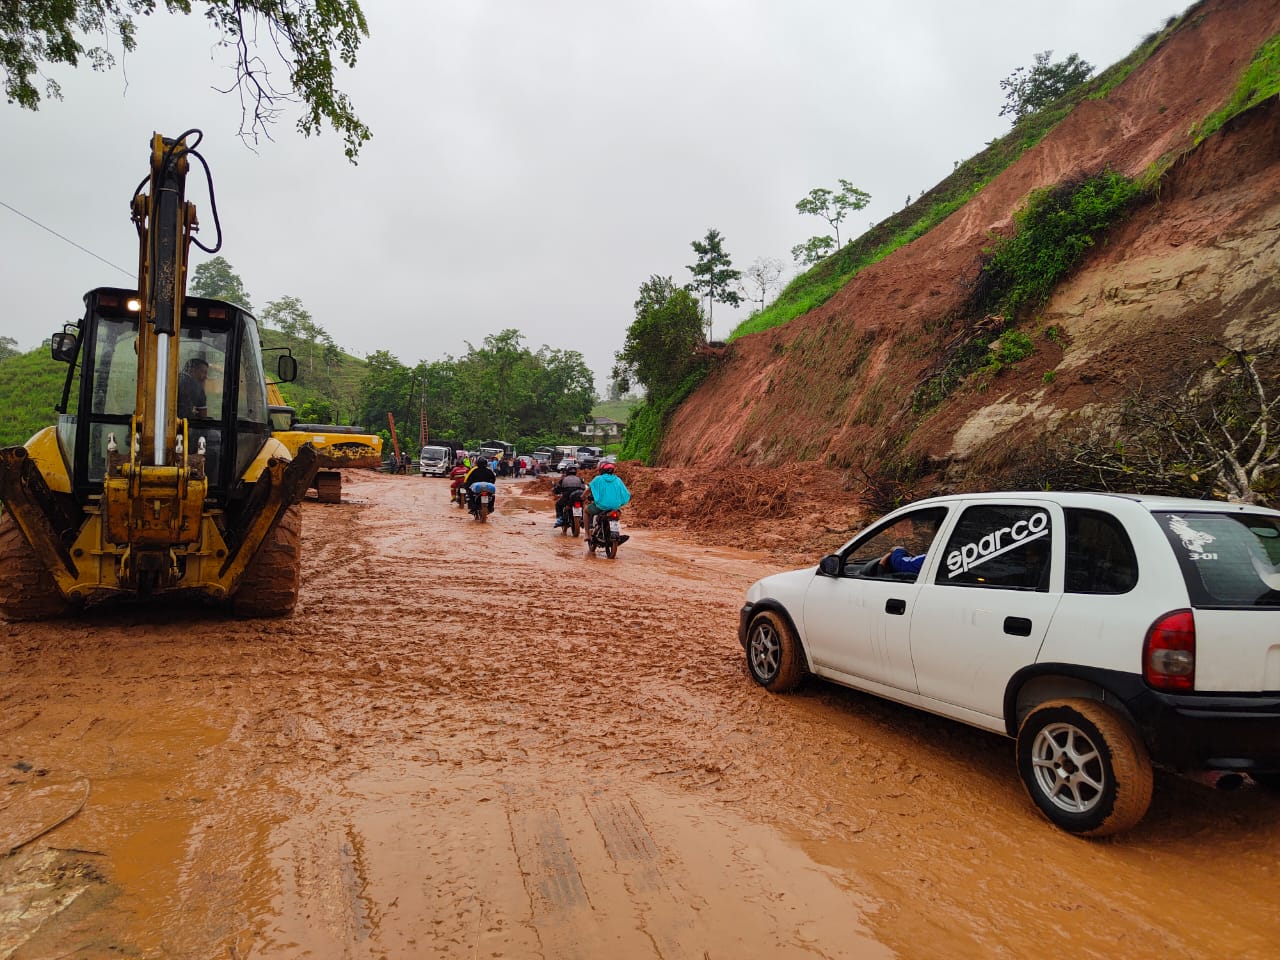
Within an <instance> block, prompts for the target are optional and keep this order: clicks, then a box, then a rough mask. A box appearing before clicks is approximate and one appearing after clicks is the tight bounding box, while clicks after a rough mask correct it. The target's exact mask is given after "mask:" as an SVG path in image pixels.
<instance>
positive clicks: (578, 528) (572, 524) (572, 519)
mask: <svg viewBox="0 0 1280 960" xmlns="http://www.w3.org/2000/svg"><path fill="white" fill-rule="evenodd" d="M561 529H564V528H563V527H562V528H561ZM569 530H570V531H571V532H572V533H573V535H574V536H575V537H576V536H577V535H578V534H579V533H581V532H582V525H581V524H580V523H579V522H578V518H577V516H575V515H574V512H573V508H572V507H570V508H569Z"/></svg>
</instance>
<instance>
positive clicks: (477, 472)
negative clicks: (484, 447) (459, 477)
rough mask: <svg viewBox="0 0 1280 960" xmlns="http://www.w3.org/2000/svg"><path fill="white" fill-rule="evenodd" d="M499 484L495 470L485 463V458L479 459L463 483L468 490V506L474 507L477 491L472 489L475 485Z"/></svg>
mask: <svg viewBox="0 0 1280 960" xmlns="http://www.w3.org/2000/svg"><path fill="white" fill-rule="evenodd" d="M497 482H498V478H497V476H496V475H495V474H494V472H493V470H492V469H490V467H489V464H487V463H485V461H484V458H483V457H481V458H480V459H478V460H477V461H476V465H475V466H474V467H472V468H471V469H470V470H469V471H468V472H467V475H466V477H465V478H464V479H463V481H462V485H463V486H464V487H466V488H467V506H468V507H471V506H473V505H474V499H475V490H474V489H472V488H473V487H474V486H475V484H477V483H492V484H496V483H497Z"/></svg>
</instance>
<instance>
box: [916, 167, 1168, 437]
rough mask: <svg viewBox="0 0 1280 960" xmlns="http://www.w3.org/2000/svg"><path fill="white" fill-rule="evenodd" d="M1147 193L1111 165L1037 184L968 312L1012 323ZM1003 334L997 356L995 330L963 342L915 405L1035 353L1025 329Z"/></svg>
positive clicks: (993, 252)
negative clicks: (971, 377)
mask: <svg viewBox="0 0 1280 960" xmlns="http://www.w3.org/2000/svg"><path fill="white" fill-rule="evenodd" d="M1145 195H1146V194H1145V192H1144V190H1143V189H1142V187H1140V186H1139V184H1138V183H1136V182H1135V181H1133V180H1130V179H1129V178H1128V177H1125V176H1124V175H1122V174H1119V173H1115V172H1112V171H1107V172H1105V173H1101V174H1098V175H1097V176H1093V177H1081V178H1078V179H1076V180H1073V181H1069V182H1067V183H1061V184H1056V185H1054V186H1052V187H1045V188H1043V189H1040V190H1033V191H1032V192H1031V194H1030V195H1029V196H1028V197H1027V201H1026V203H1025V204H1024V205H1023V206H1022V207H1020V208H1019V209H1018V210H1017V212H1015V213H1014V215H1013V226H1014V230H1013V233H1012V234H1011V235H1010V236H1007V237H1000V238H997V239H996V241H995V243H994V245H993V246H992V247H990V248H988V249H987V250H986V251H985V252H986V261H985V262H984V263H983V265H982V268H981V270H980V271H979V273H978V280H977V283H976V284H975V285H974V288H973V292H972V293H971V294H970V295H969V299H968V301H967V303H966V304H965V306H964V308H963V310H962V312H963V314H964V315H965V316H966V317H968V318H970V319H971V320H972V319H977V318H980V317H982V316H984V315H991V314H998V315H1000V316H1001V317H1002V318H1003V322H1002V324H1001V325H1002V326H1010V325H1012V324H1013V323H1014V322H1016V320H1017V318H1018V315H1019V313H1020V312H1023V311H1025V310H1026V309H1027V308H1030V307H1035V306H1038V305H1039V304H1041V303H1043V302H1044V301H1045V300H1046V299H1048V297H1049V294H1050V293H1052V292H1053V288H1054V287H1055V286H1057V284H1058V283H1059V282H1060V281H1061V280H1062V279H1063V278H1064V277H1066V275H1067V274H1068V273H1070V271H1071V270H1072V268H1073V267H1074V266H1075V265H1076V263H1077V262H1078V261H1079V259H1080V257H1081V256H1083V254H1084V252H1085V251H1086V250H1087V249H1089V247H1091V246H1093V244H1094V243H1095V242H1096V239H1097V238H1098V237H1100V236H1101V235H1102V234H1103V233H1104V232H1105V231H1106V230H1107V229H1108V228H1109V227H1111V226H1112V225H1113V224H1114V223H1116V222H1117V221H1119V220H1120V219H1122V218H1123V217H1125V216H1126V215H1127V214H1128V212H1129V210H1130V209H1131V208H1132V206H1133V205H1134V204H1135V203H1137V202H1139V201H1140V200H1141V199H1142V198H1143V197H1144V196H1145ZM1000 340H1001V344H1000V347H1001V349H1000V350H998V351H997V352H996V354H995V355H992V354H991V353H990V351H989V350H988V347H989V345H990V343H991V335H983V334H979V335H977V336H974V337H972V338H971V339H969V340H968V341H967V342H965V343H964V344H963V345H962V346H961V347H960V348H959V349H958V350H957V351H956V353H955V354H954V355H953V356H952V357H951V358H950V359H949V361H948V362H947V364H946V366H945V367H944V368H943V369H942V371H941V372H940V373H939V374H938V375H937V376H934V377H931V378H930V379H929V380H927V381H926V382H925V383H924V384H923V385H922V386H921V387H920V388H919V389H918V390H917V391H916V393H915V395H914V396H913V397H912V399H911V409H912V411H913V412H914V413H917V414H919V413H923V412H925V411H926V410H929V409H932V408H933V407H934V406H936V405H937V404H938V403H940V402H941V401H942V400H943V399H945V398H946V397H947V396H948V395H949V394H950V393H951V391H952V390H954V389H955V388H956V387H957V386H958V385H959V383H960V382H961V381H962V380H963V379H964V378H965V377H966V376H968V375H969V374H970V373H973V372H974V371H976V370H979V369H986V370H988V371H990V372H991V373H993V374H994V373H998V372H999V371H1000V369H1001V368H1002V367H1004V366H1008V365H1010V364H1013V363H1016V362H1018V361H1019V360H1021V359H1023V358H1025V357H1027V356H1029V355H1030V354H1031V352H1032V351H1031V341H1030V339H1029V338H1028V337H1027V336H1026V334H1023V333H1019V332H1018V331H1015V330H1010V331H1007V332H1006V333H1005V334H1004V335H1003V336H1002V337H1001V338H1000Z"/></svg>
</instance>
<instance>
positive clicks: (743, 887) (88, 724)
mask: <svg viewBox="0 0 1280 960" xmlns="http://www.w3.org/2000/svg"><path fill="white" fill-rule="evenodd" d="M346 488H347V496H348V497H349V498H350V502H343V503H342V504H335V505H320V504H315V503H312V502H310V501H308V502H307V503H305V504H304V505H303V506H304V510H303V513H304V518H303V564H304V580H303V585H302V603H301V604H300V608H299V612H298V614H297V615H296V616H294V617H293V618H289V619H283V620H271V621H267V620H263V621H236V620H232V619H230V618H228V617H226V616H225V615H224V614H221V613H219V612H216V611H212V610H207V609H206V610H200V609H196V610H192V609H190V608H182V607H180V606H179V607H172V608H167V609H156V610H125V611H117V612H111V613H107V614H102V615H97V616H94V617H87V618H81V619H76V620H71V621H66V622H63V623H60V624H56V625H54V624H43V625H42V624H32V625H13V624H3V625H0V640H3V641H4V643H3V644H0V730H3V731H5V732H4V734H3V736H2V738H0V756H2V757H5V758H12V759H10V760H9V762H10V763H12V762H13V760H14V759H19V758H26V759H38V760H39V761H40V764H41V765H43V766H45V767H47V768H49V769H52V770H59V771H74V772H77V773H84V774H85V775H87V776H89V777H90V778H91V779H93V780H94V781H95V783H96V782H97V781H98V780H99V779H102V780H104V781H105V782H110V783H111V784H112V786H113V791H108V792H97V791H95V792H94V794H93V795H92V797H91V801H90V804H89V806H88V807H86V810H85V812H84V813H83V814H81V816H80V817H78V818H76V819H75V820H73V821H72V822H71V823H69V824H67V825H66V826H64V827H62V828H59V830H58V831H56V832H55V834H53V835H52V841H53V842H57V843H59V844H61V845H65V846H67V847H72V846H75V847H79V848H83V849H94V850H98V851H99V854H100V855H99V854H95V855H94V859H95V860H98V861H101V862H102V863H101V867H102V869H101V873H102V874H103V876H104V877H105V878H106V883H107V884H108V885H106V886H104V885H102V884H100V885H99V886H98V887H95V888H94V889H95V890H99V891H107V892H110V893H111V894H112V895H113V896H116V897H117V902H118V903H119V904H125V905H127V909H126V908H125V907H112V906H110V905H109V904H106V903H104V904H99V905H98V906H97V907H95V909H97V910H99V911H100V913H99V914H93V916H102V917H106V918H107V919H103V920H98V921H97V922H98V924H99V927H100V930H99V933H101V932H102V931H103V930H112V931H118V930H123V931H124V933H125V934H130V935H131V936H132V939H131V940H130V939H129V938H128V937H123V936H122V937H121V939H120V942H123V943H128V944H130V945H131V946H136V948H137V949H135V950H134V951H133V952H134V954H136V955H137V956H139V957H147V958H151V957H159V956H175V955H220V954H221V955H239V956H249V955H253V956H257V957H259V958H268V957H289V956H298V955H302V954H303V953H304V952H306V950H310V951H311V953H312V955H315V956H335V957H356V958H365V957H375V956H381V955H383V954H385V955H386V956H405V957H409V956H412V957H440V958H446V957H449V958H451V957H470V956H477V955H478V956H497V955H505V956H520V957H526V956H528V957H537V956H553V955H556V954H555V952H554V951H555V950H559V949H561V948H562V947H563V949H564V950H565V951H566V952H567V951H570V950H580V951H586V946H584V945H585V944H589V943H592V944H593V945H594V942H593V941H592V940H591V938H592V937H595V938H598V943H599V946H598V947H597V948H596V949H593V950H591V951H590V952H585V953H584V955H588V956H599V955H601V954H605V955H608V954H613V955H616V957H617V958H618V960H626V958H631V957H664V958H674V957H680V956H693V957H701V956H703V954H704V953H708V954H710V955H711V956H742V957H757V956H759V957H763V956H768V957H775V956H784V957H785V956H804V957H808V958H812V957H814V956H825V957H842V956H846V957H869V956H883V955H885V954H886V951H885V950H883V949H881V948H880V947H878V945H877V944H876V943H875V942H873V941H874V940H878V941H880V942H881V943H884V944H887V945H888V946H889V947H890V948H892V949H893V950H894V951H895V952H896V953H897V955H898V956H901V957H904V958H907V960H933V958H938V960H942V958H947V960H952V958H961V960H966V958H975V960H976V958H978V957H982V958H986V957H1020V956H1027V955H1032V954H1033V953H1034V952H1035V951H1037V950H1038V949H1040V948H1041V947H1042V946H1043V943H1044V940H1045V937H1046V935H1047V936H1049V937H1050V938H1052V939H1054V940H1062V941H1066V942H1069V943H1071V949H1072V952H1073V956H1075V957H1079V958H1081V960H1088V958H1103V957H1107V958H1109V957H1111V956H1113V955H1115V954H1116V952H1117V951H1118V950H1119V951H1120V952H1124V953H1126V954H1127V955H1133V956H1140V955H1150V954H1153V953H1159V954H1160V955H1162V956H1168V957H1171V958H1184V957H1185V958H1190V957H1204V956H1214V955H1232V956H1238V957H1246V958H1251V960H1252V958H1262V957H1268V956H1270V952H1269V951H1271V949H1272V947H1273V946H1274V942H1275V940H1276V938H1277V937H1280V918H1278V917H1277V916H1276V915H1275V912H1274V909H1273V906H1272V904H1271V897H1270V894H1269V892H1267V891H1270V890H1271V889H1272V888H1273V886H1274V885H1273V884H1272V883H1271V881H1272V880H1273V879H1274V864H1275V862H1277V860H1280V805H1276V804H1275V803H1274V802H1272V801H1269V800H1268V799H1267V798H1266V797H1264V796H1262V795H1261V794H1260V793H1258V792H1256V791H1253V792H1244V791H1242V792H1240V793H1236V794H1206V793H1203V792H1202V791H1200V788H1198V787H1194V786H1191V785H1178V784H1172V785H1171V784H1166V783H1162V784H1161V790H1160V792H1158V794H1157V801H1156V804H1155V805H1154V806H1153V808H1152V812H1151V815H1150V816H1149V818H1148V820H1147V821H1145V822H1144V824H1142V825H1141V826H1140V828H1139V829H1138V830H1137V831H1135V832H1134V834H1132V835H1131V836H1130V837H1127V838H1126V839H1124V840H1122V841H1113V842H1104V843H1091V844H1090V843H1083V842H1081V841H1078V840H1075V839H1074V838H1069V837H1065V836H1063V835H1060V834H1058V833H1056V832H1055V831H1053V830H1052V829H1051V828H1049V827H1047V826H1046V825H1045V824H1044V823H1043V822H1042V821H1041V820H1040V819H1039V817H1038V815H1037V814H1036V813H1035V811H1034V810H1033V809H1032V808H1031V807H1030V805H1029V804H1028V802H1027V800H1026V798H1025V796H1024V795H1023V792H1022V788H1021V786H1020V785H1019V784H1018V782H1017V779H1016V774H1015V772H1014V769H1013V765H1012V759H1011V753H1012V750H1011V746H1010V744H1009V743H1008V741H1005V740H1003V739H1001V738H997V737H993V736H991V735H988V734H983V733H979V732H976V731H972V730H969V729H968V728H965V727H961V726H957V725H955V724H949V723H947V722H945V721H942V720H938V719H936V718H931V717H925V716H922V715H920V714H917V713H915V712H913V711H910V710H908V709H906V708H901V707H897V706H895V705H893V704H889V703H885V702H882V701H879V700H876V699H874V698H871V697H866V696H863V695H861V694H856V693H853V692H850V691H846V690H841V689H838V688H835V687H830V686H827V685H824V684H821V683H811V684H808V685H806V686H805V687H804V688H802V689H801V690H800V691H799V692H797V693H796V694H794V695H790V696H786V697H777V696H773V695H771V694H768V693H766V692H764V691H762V690H760V689H759V688H758V687H756V686H755V685H754V684H752V683H751V682H750V680H749V678H748V677H747V675H746V672H745V670H744V668H743V655H742V652H741V648H740V647H739V646H738V644H737V638H736V630H737V611H738V607H739V605H740V603H741V599H742V594H743V591H744V590H745V588H746V586H747V584H748V583H749V582H750V581H751V580H753V579H755V578H756V577H757V576H760V575H762V574H764V573H767V572H770V571H771V569H773V568H772V567H771V566H769V565H767V564H761V563H758V562H752V561H750V560H745V559H737V558H735V557H733V556H732V555H729V554H726V553H724V552H716V551H715V550H712V549H707V548H704V547H703V546H701V545H698V544H690V543H681V542H680V541H678V540H675V539H673V538H669V537H662V536H658V535H653V534H651V533H650V532H649V531H645V530H640V529H634V528H633V529H631V531H630V532H632V534H633V539H632V540H631V542H629V543H628V544H626V545H624V547H623V549H622V551H621V552H620V554H619V557H618V559H617V560H614V561H607V560H604V559H599V558H597V559H594V560H593V559H589V558H587V557H586V556H585V555H584V549H583V546H582V543H581V541H580V540H578V541H573V540H572V538H568V537H562V536H560V535H559V534H557V533H555V532H554V531H553V530H552V529H551V527H550V522H551V516H550V509H549V507H547V506H546V505H545V504H543V503H541V502H540V501H534V500H530V501H528V503H527V504H526V502H525V501H522V500H521V498H519V497H513V496H511V495H510V494H509V492H508V493H507V494H506V496H505V497H504V491H509V490H510V489H511V487H510V485H508V484H505V483H504V484H502V485H500V494H499V507H498V513H497V514H496V515H495V516H494V517H493V518H492V520H491V522H490V523H488V524H485V525H483V526H481V525H479V524H475V523H473V522H471V521H470V519H469V518H468V517H466V515H464V514H462V512H461V511H458V510H457V509H456V508H450V507H449V506H448V505H447V503H446V502H445V495H446V494H445V492H444V491H445V490H446V489H447V485H437V484H432V483H431V482H430V481H418V479H417V478H412V479H406V478H393V477H389V476H385V475H376V474H369V475H363V474H358V473H354V472H353V473H352V475H351V476H350V478H349V482H348V484H346ZM528 505H532V506H534V507H535V508H536V510H537V512H534V513H531V512H529V509H528ZM624 523H625V517H624ZM148 817H150V818H154V819H153V822H155V823H157V824H163V825H166V826H165V830H166V831H167V832H164V833H157V834H156V835H155V839H156V841H157V842H156V843H154V844H139V843H137V842H134V843H133V845H132V846H130V845H128V844H123V845H122V844H120V843H119V842H117V841H116V840H114V839H112V838H113V835H114V834H115V833H119V832H121V831H124V830H125V828H126V827H129V828H130V829H132V830H135V831H142V828H141V827H139V826H138V824H136V823H134V822H133V821H134V820H138V819H139V818H142V820H141V821H140V822H145V818H148ZM131 824H132V826H130V825H131ZM513 824H514V825H515V826H513ZM136 836H138V837H144V838H145V837H146V834H145V832H138V833H137V834H136ZM161 840H163V841H164V842H159V841H161ZM540 840H541V841H545V843H546V844H548V846H547V847H546V848H545V855H543V854H540V853H539V848H538V846H537V844H538V842H540ZM126 848H127V849H128V850H129V851H130V855H131V856H135V857H137V858H140V860H139V863H140V866H138V867H134V868H129V867H127V866H126V865H123V864H115V863H113V862H112V859H111V856H110V855H109V854H110V853H111V851H113V850H116V849H126ZM802 851H803V852H802ZM148 857H150V858H151V859H150V860H148ZM1046 864H1052V869H1046V866H1045V865H1046ZM147 869H149V870H150V872H151V873H152V874H153V875H154V876H153V878H151V879H148V878H147V877H145V876H142V875H141V872H140V871H143V870H147ZM131 870H132V872H131ZM0 875H2V871H0ZM571 876H576V877H577V878H578V884H579V885H580V888H581V900H580V901H579V900H578V899H577V898H576V897H575V898H572V900H571V901H570V899H569V898H568V895H567V893H562V894H561V895H560V899H559V900H557V898H556V896H554V895H552V894H546V895H544V894H541V893H538V891H539V890H540V889H541V886H540V884H542V883H544V882H546V883H551V880H550V879H547V878H549V877H553V878H555V879H556V880H557V881H558V882H559V883H561V884H562V886H563V885H566V884H567V885H568V886H564V889H565V890H569V889H570V888H571V887H572V883H571V881H570V880H569V879H568V878H570V877H571ZM165 885H167V888H166V889H164V890H163V892H162V891H161V887H163V886H165ZM549 889H552V890H554V889H557V888H555V887H554V885H552V887H551V888H549ZM82 896H86V897H87V896H89V894H82ZM560 901H563V903H562V902H560ZM86 902H87V901H86ZM179 904H181V905H182V906H181V909H179V906H178V905H179ZM113 911H115V912H113ZM308 916H310V917H313V918H315V920H314V922H311V921H308V919H307V918H308ZM859 916H866V917H870V918H871V920H870V921H869V922H870V923H871V924H872V927H873V929H874V931H875V937H874V938H871V937H869V936H868V935H867V934H866V928H865V927H864V926H861V925H860V924H859V922H858V920H857V918H858V917H859ZM131 918H132V919H131ZM108 921H109V922H108ZM140 922H145V923H146V924H148V925H149V927H151V928H155V929H160V930H164V931H165V934H164V936H165V938H166V939H164V941H163V943H158V942H157V941H156V940H155V939H154V936H153V935H150V934H148V933H147V930H145V929H140V928H138V927H135V926H130V924H131V923H133V924H137V923H140ZM92 934H93V930H90V931H89V933H87V934H85V936H86V937H88V936H90V935H92ZM68 936H70V935H68ZM149 937H150V939H149ZM85 942H88V941H87V940H86V941H85ZM66 945H67V946H68V947H70V946H72V945H74V942H73V941H72V940H70V939H68V940H67V943H66ZM548 945H550V946H548ZM46 952H47V953H48V954H49V955H55V956H56V955H58V953H57V951H56V950H53V949H50V950H48V951H46ZM63 952H64V953H65V952H69V951H68V950H64V951H63Z"/></svg>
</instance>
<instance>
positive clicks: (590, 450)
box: [576, 447, 602, 470]
mask: <svg viewBox="0 0 1280 960" xmlns="http://www.w3.org/2000/svg"><path fill="white" fill-rule="evenodd" d="M601 453H602V451H601V449H600V448H599V447H579V448H578V449H577V451H576V459H577V461H578V466H579V467H581V468H582V469H584V470H594V469H595V468H596V467H597V466H598V465H599V463H600V455H601Z"/></svg>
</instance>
